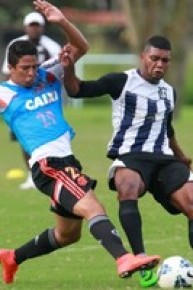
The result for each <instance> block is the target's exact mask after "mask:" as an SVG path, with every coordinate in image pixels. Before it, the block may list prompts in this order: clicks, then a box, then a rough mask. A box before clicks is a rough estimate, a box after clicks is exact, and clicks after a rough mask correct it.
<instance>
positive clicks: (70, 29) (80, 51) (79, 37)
mask: <svg viewBox="0 0 193 290" xmlns="http://www.w3.org/2000/svg"><path fill="white" fill-rule="evenodd" d="M33 4H34V7H35V9H36V10H38V11H39V12H41V13H42V14H43V15H44V16H45V17H46V19H47V20H48V21H49V22H52V23H57V24H59V25H60V27H61V28H62V29H63V31H64V33H65V36H66V37H67V39H68V41H69V42H70V44H71V45H72V46H73V47H74V51H75V56H74V57H75V61H76V60H77V59H79V58H80V57H81V56H82V55H84V54H85V53H86V52H87V51H88V49H89V45H88V42H87V40H86V39H85V37H84V36H83V34H82V33H81V32H80V30H79V29H78V28H77V27H76V26H75V25H73V24H72V23H71V22H70V21H69V20H68V19H67V18H66V17H65V16H64V14H63V13H62V11H61V10H60V9H58V8H57V7H56V6H54V5H52V4H51V3H49V2H47V1H42V0H35V1H33Z"/></svg>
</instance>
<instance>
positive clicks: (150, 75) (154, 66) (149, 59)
mask: <svg viewBox="0 0 193 290" xmlns="http://www.w3.org/2000/svg"><path fill="white" fill-rule="evenodd" d="M170 59H171V52H170V51H169V50H165V49H159V48H155V47H150V48H149V49H148V50H146V51H144V52H143V53H142V54H141V68H140V70H141V75H142V77H143V78H144V79H146V80H147V81H149V82H153V83H154V82H158V81H159V80H160V79H162V78H163V77H164V75H165V73H166V71H167V69H168V67H169V64H170Z"/></svg>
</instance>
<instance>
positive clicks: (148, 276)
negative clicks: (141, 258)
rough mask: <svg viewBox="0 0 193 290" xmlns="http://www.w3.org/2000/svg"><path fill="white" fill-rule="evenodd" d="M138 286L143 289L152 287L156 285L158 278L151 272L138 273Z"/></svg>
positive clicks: (142, 271)
mask: <svg viewBox="0 0 193 290" xmlns="http://www.w3.org/2000/svg"><path fill="white" fill-rule="evenodd" d="M140 276H141V277H140V282H139V283H140V286H141V287H143V288H148V287H152V286H154V285H156V284H157V281H158V277H157V275H156V273H154V272H153V271H152V270H141V271H140Z"/></svg>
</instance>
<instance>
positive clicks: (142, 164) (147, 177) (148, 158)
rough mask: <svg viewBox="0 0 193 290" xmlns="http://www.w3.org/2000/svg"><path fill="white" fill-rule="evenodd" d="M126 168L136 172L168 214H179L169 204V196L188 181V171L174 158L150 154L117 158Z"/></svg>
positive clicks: (127, 155)
mask: <svg viewBox="0 0 193 290" xmlns="http://www.w3.org/2000/svg"><path fill="white" fill-rule="evenodd" d="M118 159H119V160H121V161H122V162H123V163H124V164H125V166H126V167H127V168H130V169H132V170H134V171H137V172H138V173H139V174H140V175H141V178H142V179H143V182H144V184H145V191H149V192H150V193H151V194H152V195H153V197H154V198H155V200H156V201H157V202H159V203H160V204H161V205H162V206H163V207H164V208H165V209H166V210H167V211H168V212H170V213H172V214H177V213H179V210H177V209H176V208H175V207H173V206H172V205H171V204H170V201H169V199H170V195H171V194H172V193H173V192H174V191H176V190H178V189H179V188H180V187H181V186H183V185H184V184H185V183H186V182H187V181H188V179H189V176H190V170H189V169H188V167H187V166H186V165H185V164H183V163H182V162H180V161H179V160H178V159H177V158H176V157H174V156H170V155H162V154H152V153H130V154H124V155H122V156H119V158H118Z"/></svg>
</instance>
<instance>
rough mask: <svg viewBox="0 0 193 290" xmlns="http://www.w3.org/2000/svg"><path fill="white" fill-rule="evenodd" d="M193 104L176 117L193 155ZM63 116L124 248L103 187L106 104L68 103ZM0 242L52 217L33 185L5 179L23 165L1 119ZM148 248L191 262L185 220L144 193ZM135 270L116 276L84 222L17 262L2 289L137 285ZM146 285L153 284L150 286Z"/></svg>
mask: <svg viewBox="0 0 193 290" xmlns="http://www.w3.org/2000/svg"><path fill="white" fill-rule="evenodd" d="M192 111H193V108H191V107H189V108H184V109H183V110H182V111H181V114H180V116H179V118H178V119H177V120H176V121H175V128H176V131H177V136H178V140H179V141H180V143H181V145H182V147H183V149H184V150H185V151H186V152H187V154H189V156H191V157H192V158H193V134H192V133H191V132H192V130H191V129H189V128H190V126H191V124H192ZM65 114H66V117H67V119H68V120H69V121H70V122H71V124H72V125H73V127H74V128H75V130H76V131H77V136H76V138H75V140H74V141H73V148H74V152H76V155H77V157H78V158H79V159H80V160H81V162H82V164H83V165H84V169H85V172H87V173H89V174H90V175H91V176H93V177H96V178H97V179H98V186H97V191H96V192H97V195H98V197H99V198H100V199H101V200H102V201H103V203H104V204H105V205H106V208H107V211H108V213H109V215H110V217H111V218H112V220H113V222H114V223H115V224H116V226H117V228H118V229H119V232H120V234H121V235H122V237H123V240H124V244H125V245H126V247H127V248H128V249H129V246H128V244H127V241H126V239H125V237H124V234H123V232H122V230H121V228H120V225H119V222H118V218H117V202H116V195H115V193H113V192H110V191H109V190H108V187H107V184H106V176H107V169H108V166H109V164H110V161H109V160H108V159H107V158H106V157H105V153H106V144H107V142H108V140H109V138H110V134H111V110H110V106H100V107H99V106H98V105H96V106H86V107H83V108H70V107H69V108H67V110H66V113H65ZM0 130H1V143H0V144H1V145H0V146H1V147H0V148H1V164H0V183H1V187H0V198H1V206H0V247H1V248H2V247H5V248H15V247H18V246H19V245H21V244H22V243H24V242H26V241H28V240H29V239H31V238H32V237H34V236H35V235H36V234H38V233H40V232H41V231H43V230H44V229H45V228H47V227H52V226H53V225H54V216H53V214H51V213H50V212H49V210H48V207H49V201H48V199H47V197H45V196H44V195H42V194H41V193H39V192H38V191H36V190H30V191H21V190H19V189H18V186H19V184H20V183H21V182H22V179H20V180H19V179H17V180H7V179H6V178H5V176H6V172H7V171H8V170H9V169H10V168H12V167H20V168H23V169H24V164H23V161H22V159H21V154H20V150H19V147H18V144H17V143H13V142H10V141H9V135H8V131H7V128H6V127H5V125H4V123H3V122H0ZM140 208H141V212H142V216H143V223H144V237H145V244H146V248H147V252H148V253H149V254H160V255H161V256H162V258H165V257H168V256H172V255H178V254H180V255H182V256H184V257H186V258H189V259H190V260H192V261H193V256H192V250H191V249H190V247H189V244H188V239H187V224H186V220H185V218H184V217H183V216H175V217H173V216H169V215H168V214H167V213H165V212H164V211H163V210H162V209H161V207H160V206H159V205H157V204H156V203H155V202H154V200H153V199H152V198H151V196H149V195H148V194H147V195H146V196H145V197H144V198H142V199H141V200H140ZM138 279H139V277H138V274H135V275H133V277H132V278H130V279H126V280H121V279H120V278H118V277H117V276H116V268H115V264H114V262H113V261H112V259H111V257H110V256H109V255H108V254H106V252H105V251H104V250H103V249H102V248H101V247H100V246H99V245H98V243H97V242H96V241H95V240H94V239H93V238H92V237H91V236H90V234H89V232H88V230H87V225H86V223H85V224H84V227H83V235H82V239H81V241H80V242H79V243H77V244H75V245H73V246H70V247H68V248H66V249H61V250H59V251H56V252H54V253H52V254H50V255H47V256H44V257H41V258H38V259H33V260H29V261H27V262H26V263H24V264H23V265H21V267H20V270H19V271H18V273H17V280H16V282H15V283H14V284H13V285H10V286H5V285H3V283H2V282H1V281H0V290H1V289H10V290H11V289H12V290H48V289H52V290H65V289H66V290H83V289H84V290H85V289H86V290H115V289H116V290H118V289H122V290H123V289H124V290H138V289H140V286H139V283H138ZM151 289H157V287H153V288H151Z"/></svg>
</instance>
